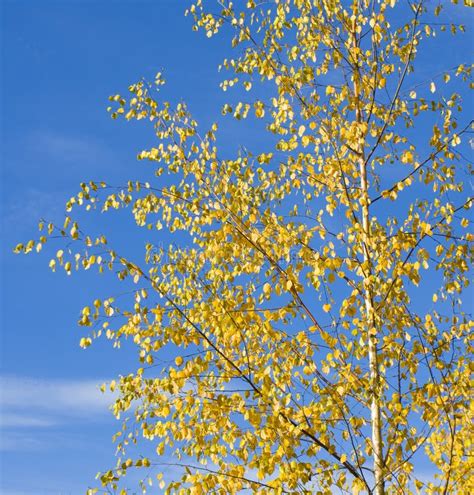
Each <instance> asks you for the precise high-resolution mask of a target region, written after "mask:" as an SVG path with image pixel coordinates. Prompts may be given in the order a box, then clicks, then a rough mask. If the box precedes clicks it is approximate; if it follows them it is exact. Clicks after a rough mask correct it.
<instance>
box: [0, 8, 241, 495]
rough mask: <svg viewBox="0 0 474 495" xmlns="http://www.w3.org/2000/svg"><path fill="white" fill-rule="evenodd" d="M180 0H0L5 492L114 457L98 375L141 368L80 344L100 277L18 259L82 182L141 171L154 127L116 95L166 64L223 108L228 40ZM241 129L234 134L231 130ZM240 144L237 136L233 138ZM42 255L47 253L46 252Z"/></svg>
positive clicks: (169, 72) (76, 478)
mask: <svg viewBox="0 0 474 495" xmlns="http://www.w3.org/2000/svg"><path fill="white" fill-rule="evenodd" d="M184 5H185V3H184V2H176V1H172V0H169V1H168V0H157V1H133V2H131V1H128V2H126V1H123V2H119V1H105V0H104V1H97V0H96V1H92V0H91V1H87V0H86V1H66V0H63V1H41V2H40V1H37V0H18V1H8V0H7V1H4V2H2V3H1V9H2V15H1V19H2V21H1V22H2V26H1V31H2V80H3V83H2V100H1V104H2V112H1V113H2V156H1V159H2V180H1V184H2V191H1V196H2V202H1V208H2V211H1V216H2V227H1V228H2V232H1V237H2V254H1V274H2V281H1V290H2V295H1V327H2V331H1V339H2V340H1V364H0V381H1V388H2V397H1V402H2V411H1V424H0V427H1V430H0V456H1V457H0V458H1V464H0V469H1V475H0V492H1V493H2V494H4V495H13V494H15V495H20V494H21V495H27V494H28V495H33V494H34V495H53V494H54V495H59V494H77V493H84V491H85V489H86V488H87V486H88V485H89V484H92V483H93V481H94V476H95V474H96V472H97V471H98V470H99V469H101V468H108V467H110V466H111V464H112V462H111V461H113V454H114V447H113V445H112V443H111V436H112V434H113V433H114V432H115V429H116V428H117V427H118V426H119V425H118V423H116V422H115V420H114V418H113V417H112V416H111V414H110V413H109V412H108V410H107V402H108V400H109V399H107V398H104V396H103V395H102V394H101V393H100V392H98V390H97V384H99V383H100V382H101V381H103V380H107V379H110V378H112V377H114V376H116V375H117V374H118V373H120V372H122V373H124V372H126V371H127V370H128V369H130V368H131V366H133V364H135V362H136V361H135V355H134V354H132V353H128V352H127V351H126V350H124V351H113V350H111V349H110V346H108V345H107V344H106V343H105V342H104V343H101V342H98V345H97V346H93V348H92V349H89V350H87V351H84V350H81V349H80V348H79V346H78V342H79V338H80V337H81V336H82V335H83V334H82V333H81V330H80V329H79V328H78V327H77V326H76V320H77V316H78V314H79V311H80V309H81V308H82V306H84V305H85V304H87V303H89V301H90V299H91V298H93V297H96V296H98V295H100V289H101V288H102V289H104V288H105V287H106V282H103V281H101V280H99V281H98V280H97V279H96V278H95V277H94V276H93V275H92V276H84V274H79V275H76V276H72V277H71V278H68V277H65V276H64V275H62V274H60V275H55V274H52V273H51V272H50V271H49V269H48V267H47V260H48V254H41V255H40V256H14V255H13V254H11V247H12V246H14V245H15V244H16V243H17V242H20V241H22V240H25V239H28V238H30V237H32V236H34V235H35V231H36V225H37V221H38V219H39V218H40V217H41V216H44V217H47V218H61V216H62V205H63V204H64V202H65V201H66V200H67V199H68V198H69V197H70V196H71V195H72V194H74V193H75V192H76V191H77V189H78V185H79V182H81V181H82V180H85V179H96V180H97V179H102V178H107V179H109V180H111V181H116V182H117V183H119V182H120V181H121V180H123V179H130V178H133V177H134V176H135V175H136V174H135V170H136V168H137V167H140V166H141V167H143V166H145V165H144V164H143V162H141V164H138V163H137V162H136V160H135V156H136V153H137V152H138V151H139V150H140V149H141V147H142V146H144V145H145V143H149V138H150V135H149V134H146V133H143V132H141V130H140V128H139V126H133V125H127V124H123V123H115V122H113V121H111V119H110V116H109V115H108V114H107V112H106V107H107V105H108V101H107V98H108V96H109V95H110V94H114V93H116V92H120V91H125V90H126V88H127V87H128V85H129V84H130V83H132V82H135V81H136V80H138V79H139V78H141V77H142V76H146V77H149V78H151V77H153V76H154V74H155V73H156V72H157V71H159V70H162V69H164V73H165V76H166V78H167V81H168V84H167V88H166V95H167V97H168V98H170V99H175V100H178V99H181V98H186V101H187V102H188V103H189V104H190V106H191V108H192V110H193V112H194V113H195V115H196V116H197V117H198V118H200V119H201V120H204V121H205V120H206V116H207V115H213V114H216V113H218V111H219V108H220V105H221V102H222V101H223V95H219V96H218V97H217V98H216V92H217V90H218V81H219V76H218V74H217V70H216V67H217V65H218V64H219V62H220V61H221V59H222V55H223V53H222V51H221V46H220V44H219V43H218V42H217V40H216V41H213V40H208V39H206V38H205V37H204V36H203V34H202V33H195V32H193V31H192V30H191V20H190V19H186V18H184V17H183V15H182V14H183V11H184ZM234 137H235V136H234ZM230 139H232V137H231V138H230ZM39 258H40V259H39Z"/></svg>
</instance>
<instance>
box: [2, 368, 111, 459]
mask: <svg viewBox="0 0 474 495" xmlns="http://www.w3.org/2000/svg"><path fill="white" fill-rule="evenodd" d="M99 383H100V380H45V379H35V378H24V377H17V376H0V429H1V432H0V449H1V450H38V449H41V448H42V444H43V442H42V440H41V435H39V431H41V430H45V429H47V428H51V427H63V426H67V425H71V424H75V423H81V422H84V421H87V422H88V423H99V422H101V421H104V420H105V419H108V418H110V411H109V407H110V404H111V403H112V402H113V395H112V394H111V393H102V392H101V391H100V390H99V388H98V386H99Z"/></svg>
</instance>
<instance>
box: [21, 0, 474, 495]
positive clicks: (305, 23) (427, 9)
mask: <svg viewBox="0 0 474 495" xmlns="http://www.w3.org/2000/svg"><path fill="white" fill-rule="evenodd" d="M453 3H457V2H453ZM465 3H466V4H467V3H469V2H465ZM450 8H452V7H451V5H450V4H449V2H435V1H428V0H413V1H398V0H377V1H375V0H353V1H343V0H273V1H262V2H257V1H254V0H248V1H247V2H244V1H235V2H231V1H228V0H222V1H212V0H208V1H205V0H202V1H201V0H196V1H195V3H194V4H192V5H190V6H189V8H188V10H187V12H186V13H187V15H188V16H189V17H190V18H191V19H192V20H193V23H194V28H195V29H196V30H197V31H202V32H203V33H204V34H205V35H206V36H208V37H213V36H220V37H221V38H222V40H223V41H225V42H229V52H228V53H229V55H228V58H226V59H225V60H223V62H222V67H221V69H222V72H223V74H224V80H223V82H222V84H221V86H222V89H223V90H224V91H228V94H229V102H228V103H227V104H226V105H225V106H224V107H223V108H222V115H216V118H215V123H214V124H212V125H211V126H210V128H208V129H202V128H201V127H199V126H198V123H197V122H196V121H195V119H194V118H193V116H192V114H191V112H190V110H189V109H188V107H187V106H186V104H185V103H179V104H171V103H167V102H166V100H165V98H162V97H161V95H162V94H165V95H166V87H163V84H164V79H163V77H162V75H161V74H158V75H157V76H156V78H155V80H152V81H147V80H140V81H138V82H136V83H134V84H132V85H131V86H130V87H129V88H128V91H127V93H126V94H125V95H122V94H117V95H114V96H112V97H111V98H110V100H111V103H110V105H111V106H110V107H109V111H110V112H111V116H112V117H113V118H114V119H116V118H121V119H126V120H128V121H134V120H141V119H143V120H146V121H147V122H148V125H149V126H151V128H152V129H153V131H154V134H155V138H154V141H152V142H150V146H149V148H148V149H146V150H143V151H141V152H139V154H138V159H139V160H145V161H146V162H148V163H149V165H148V166H149V167H151V169H152V170H153V178H152V179H150V181H148V182H142V181H135V180H130V181H129V182H128V183H127V184H124V185H122V186H116V185H112V184H109V183H108V182H107V181H106V180H104V182H92V181H91V182H85V183H83V184H81V188H80V191H79V193H78V194H76V195H75V196H73V197H72V198H71V199H70V200H69V201H68V202H67V204H66V217H65V222H64V225H56V224H54V223H48V222H47V221H44V222H41V224H40V229H43V232H42V233H41V234H40V237H39V239H36V240H32V241H30V242H28V243H26V244H20V245H19V246H17V251H23V252H29V251H32V250H35V249H36V250H38V251H39V250H40V249H41V248H42V246H43V245H44V244H45V243H46V242H48V245H49V244H50V243H51V244H52V243H53V242H55V243H60V244H61V245H60V246H59V247H60V249H59V251H57V253H56V254H55V256H53V258H52V259H51V262H50V266H51V268H52V269H53V270H54V269H64V270H65V271H66V272H67V273H68V274H70V273H71V272H72V271H74V270H80V269H84V270H96V271H97V272H99V273H102V272H104V273H105V272H107V271H112V272H113V273H115V274H116V275H117V276H118V278H119V279H120V281H122V282H123V284H125V286H127V287H131V290H132V293H133V296H132V297H131V299H130V300H129V301H127V300H121V303H120V304H119V302H118V300H115V299H114V298H113V297H112V296H110V295H105V296H104V297H102V298H101V299H96V300H94V301H91V304H90V306H88V307H85V308H83V309H82V313H81V317H80V324H81V325H82V326H84V327H85V329H84V330H85V334H84V337H83V338H82V339H81V345H82V346H83V347H88V346H89V345H91V343H93V341H94V339H97V338H102V339H104V338H105V339H108V340H110V342H111V344H112V345H114V346H120V345H122V344H123V342H125V341H130V342H132V343H133V345H134V346H135V347H136V349H137V352H138V361H139V363H138V364H137V369H136V371H135V372H134V373H131V374H126V375H124V376H120V377H118V378H117V380H116V381H113V382H112V383H108V384H104V386H103V387H110V388H111V389H114V390H116V392H117V398H116V400H115V403H114V405H113V412H114V414H115V415H116V416H117V418H120V419H121V420H122V421H123V426H122V429H121V430H120V431H119V432H118V434H117V436H116V438H115V441H116V443H117V452H118V454H117V455H118V459H117V463H116V465H115V466H114V467H113V468H111V469H110V470H108V471H104V472H102V473H100V474H99V475H98V476H99V484H101V485H102V488H101V489H107V490H117V491H120V490H121V491H120V493H128V492H127V489H126V488H123V487H124V486H126V478H124V477H125V475H126V474H127V472H128V471H130V470H133V469H139V470H142V471H141V472H142V473H143V489H145V488H144V487H145V486H146V485H147V484H149V485H151V486H152V488H151V489H150V490H151V491H152V492H154V493H156V492H157V490H158V492H159V493H161V492H163V493H179V494H188V493H189V494H200V493H202V494H208V493H269V494H283V493H291V494H296V493H305V494H314V493H315V494H333V493H339V492H340V493H348V492H351V493H354V494H357V493H367V494H374V495H385V494H411V493H426V494H433V495H434V494H445V495H446V494H468V493H472V491H474V485H473V482H472V479H473V478H472V469H473V459H474V457H473V454H474V452H473V447H472V439H473V433H474V432H473V426H472V419H473V418H472V402H471V397H470V382H469V380H470V377H469V366H470V365H471V367H472V364H471V362H470V358H471V356H472V354H471V351H472V338H471V333H472V327H473V322H472V319H471V315H470V313H469V310H470V307H469V298H468V295H469V292H468V291H469V282H470V275H471V274H472V272H471V271H470V270H471V261H472V240H473V234H472V233H471V232H470V230H469V219H468V217H469V209H470V207H471V205H472V198H471V197H470V196H469V193H470V191H471V187H470V185H469V174H470V173H471V163H470V159H469V136H470V133H471V132H472V121H471V120H470V119H471V115H469V106H470V102H469V96H468V94H469V90H470V89H471V88H472V79H471V66H470V65H469V64H468V63H467V62H468V60H466V63H465V64H462V65H456V66H454V67H453V65H452V63H451V62H450V60H444V59H438V60H437V65H438V69H439V70H438V71H437V72H436V73H432V74H428V75H427V72H426V70H425V69H424V68H423V60H425V61H426V59H427V56H434V57H436V56H437V50H439V47H440V46H442V44H444V43H446V42H447V40H448V38H449V37H451V36H452V35H459V37H458V38H457V40H458V41H457V43H459V45H458V46H459V47H462V46H464V48H465V49H466V48H467V49H466V50H465V51H466V56H468V52H469V50H468V48H469V42H468V41H467V42H466V36H467V35H465V34H464V31H465V27H464V26H463V25H460V24H453V23H450V22H449V16H448V15H447V14H446V11H449V9H450ZM462 8H463V7H461V6H458V7H457V9H458V10H459V9H462ZM465 15H466V19H468V16H469V15H471V13H470V11H469V9H468V8H465ZM176 22H180V21H179V20H178V19H176ZM463 43H464V45H463ZM177 63H179V62H177ZM471 110H472V106H471ZM232 118H234V119H237V120H240V121H241V124H240V125H243V126H246V125H249V126H253V127H252V128H254V129H256V132H258V133H260V135H261V141H260V143H259V148H258V149H249V147H247V146H246V145H245V143H237V144H238V145H239V147H238V149H235V150H232V149H229V147H228V146H227V147H222V146H220V145H219V130H218V126H220V127H222V126H225V125H226V122H227V120H226V119H232ZM131 175H133V172H132V171H131ZM80 208H85V209H86V210H90V212H91V213H92V214H96V213H98V212H100V211H102V212H108V211H109V210H116V209H119V210H121V209H124V210H127V211H128V212H130V214H131V215H132V216H133V218H134V220H135V222H136V225H137V228H143V229H145V231H146V232H147V236H148V242H147V243H146V245H145V246H144V256H143V257H142V259H131V258H130V257H127V256H125V255H124V254H122V253H121V252H120V251H119V250H118V248H116V247H114V246H112V245H111V243H110V242H108V240H107V239H106V237H105V236H103V235H98V236H91V235H88V234H87V231H86V230H85V229H84V228H83V227H82V225H79V221H78V220H77V215H79V213H76V211H78V209H80ZM146 229H148V230H146ZM52 238H54V240H53V239H52ZM58 238H59V239H58ZM133 239H134V233H133V232H127V241H128V242H132V241H133ZM471 295H472V293H471ZM148 445H150V446H152V449H153V453H151V454H150V453H149V452H150V449H149V447H148ZM141 449H142V450H141ZM144 452H146V455H145V454H144ZM171 470H172V471H173V473H175V474H174V477H173V478H172V479H171V478H170V475H169V473H170V472H171ZM167 473H168V474H167ZM176 473H179V474H176ZM94 492H95V491H94V490H91V493H94Z"/></svg>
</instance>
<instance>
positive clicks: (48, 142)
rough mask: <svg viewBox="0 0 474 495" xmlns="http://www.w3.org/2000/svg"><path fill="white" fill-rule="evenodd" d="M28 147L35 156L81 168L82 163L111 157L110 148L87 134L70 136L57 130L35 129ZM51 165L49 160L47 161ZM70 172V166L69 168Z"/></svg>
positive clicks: (97, 161)
mask: <svg viewBox="0 0 474 495" xmlns="http://www.w3.org/2000/svg"><path fill="white" fill-rule="evenodd" d="M28 144H29V148H30V149H31V151H33V152H34V153H35V154H36V155H37V156H42V157H47V158H48V159H49V160H50V161H51V160H53V161H54V162H58V163H61V164H62V165H63V166H64V165H65V164H67V165H68V166H69V167H70V166H71V165H73V166H75V167H77V168H78V169H79V170H83V168H84V165H91V164H94V165H97V164H100V163H101V162H104V161H108V160H110V159H112V154H111V152H110V150H109V149H108V148H107V147H106V146H105V145H104V144H102V143H101V142H99V141H97V139H95V138H93V137H89V136H70V135H66V134H63V133H61V132H59V131H52V130H45V131H43V130H42V131H36V132H34V133H32V134H31V136H30V138H29V143H28ZM48 167H51V162H48ZM69 172H70V168H69Z"/></svg>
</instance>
